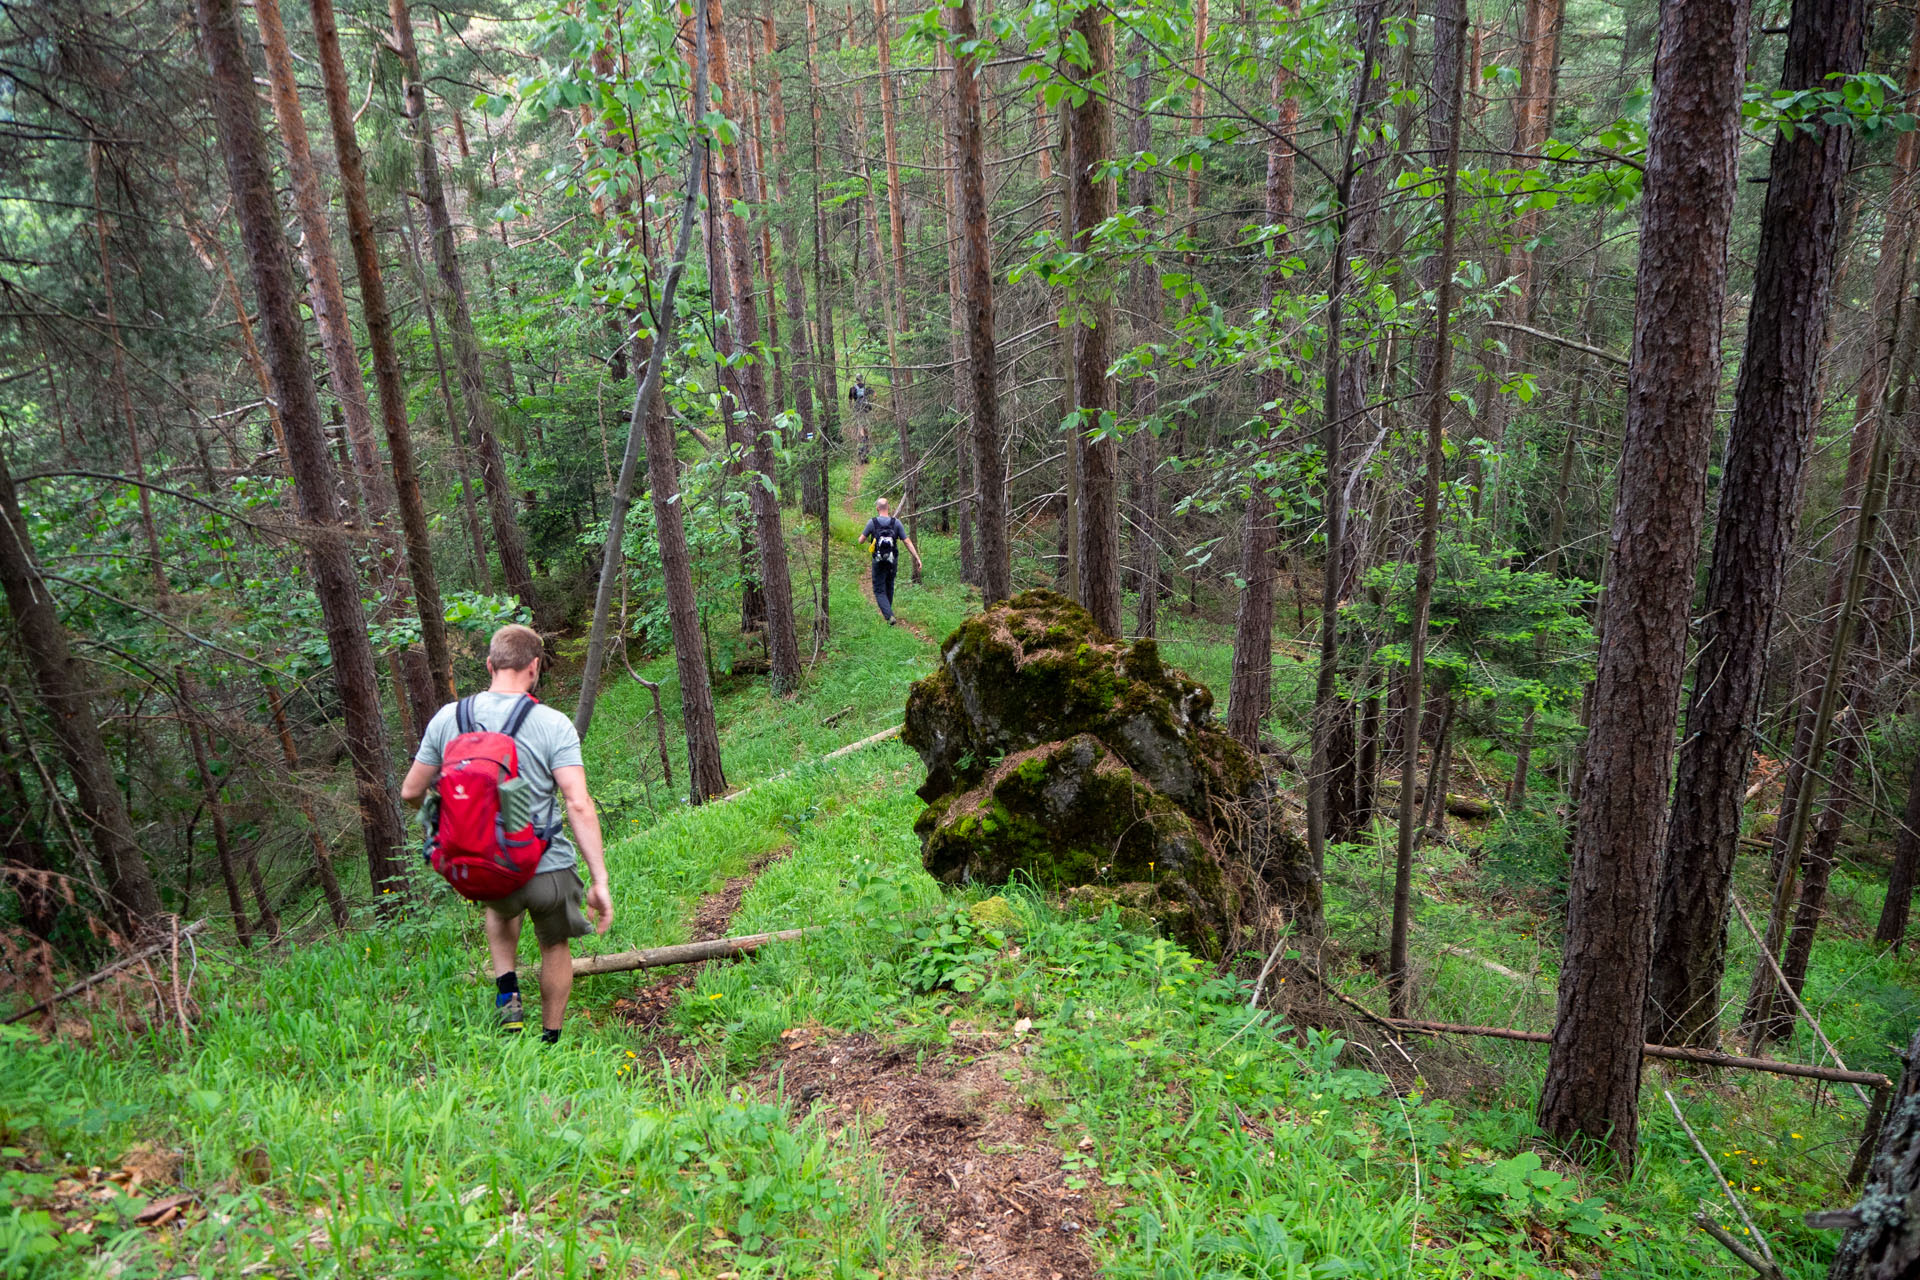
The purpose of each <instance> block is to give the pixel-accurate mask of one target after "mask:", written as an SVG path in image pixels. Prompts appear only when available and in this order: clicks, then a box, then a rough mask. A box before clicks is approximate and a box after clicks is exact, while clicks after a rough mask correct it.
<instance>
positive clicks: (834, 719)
mask: <svg viewBox="0 0 1920 1280" xmlns="http://www.w3.org/2000/svg"><path fill="white" fill-rule="evenodd" d="M852 710H853V704H852V703H851V702H849V703H848V704H847V705H846V706H844V707H842V708H840V709H839V710H838V711H836V712H834V713H833V714H832V715H830V716H828V717H827V718H826V719H825V720H822V721H821V722H820V723H821V725H822V726H824V727H826V728H832V727H833V726H834V725H836V724H839V723H840V721H841V720H843V719H844V718H845V717H846V715H847V713H848V712H849V711H852Z"/></svg>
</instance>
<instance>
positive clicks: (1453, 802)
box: [1380, 780, 1493, 818]
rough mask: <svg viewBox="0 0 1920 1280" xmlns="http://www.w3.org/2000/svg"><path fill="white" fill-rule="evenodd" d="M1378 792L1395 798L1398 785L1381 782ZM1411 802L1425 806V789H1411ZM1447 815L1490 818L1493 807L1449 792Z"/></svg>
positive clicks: (1470, 797) (1469, 797)
mask: <svg viewBox="0 0 1920 1280" xmlns="http://www.w3.org/2000/svg"><path fill="white" fill-rule="evenodd" d="M1380 790H1381V792H1382V793H1386V792H1392V793H1393V794H1394V795H1396V796H1397V795H1399V794H1400V784H1399V783H1397V782H1388V781H1385V780H1382V781H1381V783H1380ZM1413 802H1414V803H1415V804H1425V803H1426V802H1427V789H1426V788H1425V787H1415V788H1414V789H1413ZM1447 813H1448V814H1449V815H1450V816H1452V817H1455V818H1491V817H1492V816H1493V806H1492V805H1491V804H1489V803H1488V802H1487V801H1485V800H1476V799H1474V798H1473V797H1472V796H1463V795H1457V794H1455V793H1454V792H1451V791H1449V792H1447Z"/></svg>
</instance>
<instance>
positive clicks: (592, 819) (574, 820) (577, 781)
mask: <svg viewBox="0 0 1920 1280" xmlns="http://www.w3.org/2000/svg"><path fill="white" fill-rule="evenodd" d="M553 785H554V787H555V788H556V789H557V790H558V791H559V792H560V795H561V798H562V799H564V800H565V801H566V802H567V825H568V826H569V827H571V828H572V829H573V842H574V844H575V846H576V847H578V848H579V850H580V856H581V857H582V858H584V859H586V862H587V871H588V873H589V874H590V875H591V876H592V879H591V880H590V881H589V882H588V884H587V907H588V909H589V910H591V911H592V912H593V913H594V915H595V917H597V918H596V920H595V922H594V930H595V932H597V933H605V932H606V931H607V926H608V925H610V924H612V923H613V895H612V894H611V892H609V890H608V888H607V859H606V854H605V851H604V850H603V848H602V846H601V838H600V811H599V810H598V809H596V808H594V805H593V797H592V796H591V795H589V794H588V793H587V771H586V770H585V769H584V768H582V767H581V766H580V765H577V764H570V765H565V766H562V767H561V768H558V769H555V770H554V771H553Z"/></svg>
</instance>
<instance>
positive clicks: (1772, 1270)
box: [1660, 1089, 1780, 1276]
mask: <svg viewBox="0 0 1920 1280" xmlns="http://www.w3.org/2000/svg"><path fill="white" fill-rule="evenodd" d="M1660 1092H1661V1093H1662V1094H1664V1095H1666V1099H1667V1105H1668V1106H1669V1107H1672V1108H1673V1118H1674V1119H1675V1120H1678V1121H1679V1122H1680V1127H1681V1128H1682V1129H1684V1130H1685V1131H1686V1134H1687V1137H1688V1139H1690V1140H1691V1141H1692V1143H1693V1149H1694V1150H1695V1151H1698V1152H1699V1153H1700V1158H1701V1159H1702V1160H1705V1161H1706V1162H1707V1168H1709V1169H1711V1170H1713V1179H1714V1181H1715V1182H1718V1183H1719V1184H1720V1190H1722V1191H1724V1192H1726V1195H1727V1200H1728V1201H1729V1202H1730V1203H1731V1204H1732V1205H1733V1211H1734V1212H1735V1213H1737V1214H1739V1215H1740V1221H1742V1222H1744V1223H1746V1224H1747V1234H1748V1235H1750V1236H1752V1237H1753V1242H1754V1243H1755V1244H1757V1245H1759V1246H1760V1253H1761V1254H1762V1256H1763V1257H1764V1258H1765V1262H1764V1264H1763V1263H1762V1262H1761V1261H1760V1260H1758V1259H1755V1258H1754V1257H1752V1256H1751V1255H1750V1254H1748V1253H1747V1252H1746V1251H1745V1250H1744V1249H1741V1248H1740V1247H1738V1246H1737V1245H1735V1244H1734V1242H1733V1236H1732V1235H1731V1234H1728V1235H1722V1234H1720V1233H1719V1232H1717V1231H1715V1230H1714V1228H1715V1227H1718V1226H1719V1224H1718V1223H1713V1225H1712V1226H1707V1230H1708V1232H1709V1233H1710V1234H1712V1235H1713V1238H1714V1239H1716V1240H1718V1241H1719V1242H1720V1243H1721V1244H1724V1245H1726V1246H1727V1247H1729V1248H1731V1249H1733V1251H1734V1256H1735V1257H1737V1258H1739V1259H1740V1261H1742V1262H1744V1263H1746V1264H1747V1265H1748V1266H1750V1267H1752V1268H1753V1269H1754V1270H1755V1271H1758V1272H1759V1273H1760V1274H1761V1275H1773V1276H1778V1275H1779V1274H1780V1272H1779V1270H1778V1269H1777V1268H1778V1264H1777V1263H1776V1262H1775V1261H1774V1258H1773V1248H1772V1246H1770V1245H1768V1244H1767V1238H1766V1237H1765V1236H1763V1235H1761V1234H1760V1228H1759V1227H1757V1226H1755V1225H1754V1221H1753V1219H1752V1218H1750V1217H1748V1216H1747V1206H1745V1205H1744V1204H1741V1203H1740V1197H1739V1196H1737V1195H1735V1194H1734V1193H1733V1188H1732V1187H1730V1186H1728V1185H1727V1175H1726V1174H1724V1173H1721V1172H1720V1166H1719V1164H1717V1163H1716V1162H1715V1161H1714V1158H1713V1157H1712V1156H1711V1155H1709V1154H1708V1153H1707V1144H1706V1143H1704V1142H1702V1141H1700V1135H1699V1134H1697V1133H1695V1132H1694V1131H1693V1126H1692V1125H1690V1124H1688V1123H1687V1118H1686V1116H1685V1115H1683V1114H1681V1111H1680V1104H1679V1103H1678V1102H1676V1101H1674V1097H1673V1090H1671V1089H1662V1090H1661V1091H1660ZM1694 1221H1695V1222H1698V1223H1700V1224H1701V1225H1703V1226H1706V1225H1707V1224H1708V1223H1710V1222H1712V1219H1710V1218H1708V1217H1707V1215H1705V1214H1704V1213H1703V1214H1698V1215H1696V1216H1695V1218H1694Z"/></svg>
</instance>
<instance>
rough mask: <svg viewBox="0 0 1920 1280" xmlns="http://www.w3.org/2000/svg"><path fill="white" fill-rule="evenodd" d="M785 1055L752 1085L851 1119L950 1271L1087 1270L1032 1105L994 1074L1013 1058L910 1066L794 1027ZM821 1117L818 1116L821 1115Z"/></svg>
mask: <svg viewBox="0 0 1920 1280" xmlns="http://www.w3.org/2000/svg"><path fill="white" fill-rule="evenodd" d="M782 1038H783V1039H784V1040H785V1041H786V1042H787V1045H788V1053H787V1056H786V1057H785V1058H784V1059H782V1060H781V1061H779V1062H777V1063H775V1064H773V1065H772V1066H770V1067H769V1068H768V1069H767V1070H766V1071H764V1072H763V1073H762V1074H761V1075H760V1077H759V1083H760V1084H761V1086H762V1087H763V1088H765V1089H767V1090H768V1091H771V1090H772V1089H773V1088H774V1087H775V1086H776V1085H784V1087H785V1090H786V1093H787V1096H788V1097H790V1098H792V1099H793V1101H794V1104H795V1107H796V1109H801V1108H806V1107H811V1108H813V1111H814V1114H815V1115H816V1116H818V1117H819V1118H821V1119H823V1120H826V1121H828V1122H829V1123H836V1124H839V1125H841V1126H844V1125H847V1124H852V1123H859V1124H860V1125H861V1127H862V1128H863V1129H865V1130H866V1131H867V1132H868V1133H869V1134H870V1135H871V1137H870V1141H871V1142H872V1145H873V1148H874V1150H875V1151H877V1152H878V1153H879V1156H880V1162H881V1166H882V1167H883V1168H884V1169H885V1170H886V1172H887V1176H888V1183H889V1185H890V1189H891V1193H892V1194H893V1195H894V1196H895V1197H896V1198H898V1199H899V1200H900V1201H902V1202H903V1203H905V1204H906V1205H908V1206H910V1207H911V1208H912V1210H913V1211H914V1212H916V1213H918V1214H919V1215H920V1218H921V1222H920V1227H921V1230H922V1231H923V1232H924V1233H925V1234H926V1236H927V1238H928V1239H929V1240H931V1241H933V1242H934V1243H935V1244H937V1245H939V1246H941V1247H942V1248H943V1249H944V1250H945V1251H947V1252H949V1253H951V1254H952V1255H954V1258H955V1261H956V1266H955V1268H954V1272H953V1274H955V1275H968V1276H972V1275H979V1276H994V1277H1006V1278H1007V1280H1081V1278H1082V1277H1091V1276H1093V1275H1094V1274H1095V1270H1094V1265H1093V1255H1092V1251H1091V1250H1090V1249H1088V1247H1087V1244H1086V1241H1085V1240H1084V1238H1083V1236H1084V1233H1085V1230H1086V1225H1087V1219H1088V1214H1089V1212H1090V1211H1091V1210H1092V1207H1093V1206H1091V1205H1089V1204H1088V1202H1087V1198H1086V1196H1085V1195H1083V1194H1082V1193H1081V1192H1078V1191H1075V1190H1073V1189H1071V1188H1069V1187H1068V1186H1067V1185H1066V1171H1065V1170H1064V1169H1062V1168H1061V1165H1060V1153H1059V1151H1058V1150H1057V1149H1056V1147H1055V1146H1054V1139H1053V1136H1052V1135H1051V1134H1050V1133H1049V1132H1048V1131H1047V1128H1046V1124H1045V1121H1044V1118H1043V1116H1042V1115H1041V1113H1040V1111H1039V1109H1038V1108H1035V1107H1030V1106H1027V1105H1026V1104H1024V1103H1023V1102H1021V1100H1020V1098H1019V1096H1018V1095H1017V1094H1016V1093H1015V1091H1014V1089H1013V1087H1012V1086H1010V1085H1009V1084H1008V1083H1007V1079H1006V1077H1007V1076H1008V1075H1013V1076H1014V1077H1015V1078H1018V1077H1019V1075H1020V1074H1021V1072H1022V1070H1023V1066H1024V1064H1022V1063H1021V1061H1020V1059H1019V1057H1018V1055H1017V1054H1015V1053H1013V1052H1010V1051H1007V1050H999V1051H995V1052H991V1053H986V1054H982V1055H980V1056H978V1057H974V1058H970V1059H963V1058H943V1059H932V1060H929V1061H926V1062H924V1063H923V1062H921V1061H919V1059H918V1054H917V1051H915V1050H911V1049H907V1048H902V1047H898V1046H891V1045H887V1044H883V1043H882V1042H880V1041H878V1040H876V1039H874V1038H873V1037H872V1036H868V1035H851V1036H836V1035H830V1034H825V1033H820V1032H817V1031H814V1030H810V1029H807V1028H796V1029H794V1030H791V1031H788V1032H786V1033H784V1035H783V1037H782ZM823 1113H824V1114H823Z"/></svg>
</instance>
